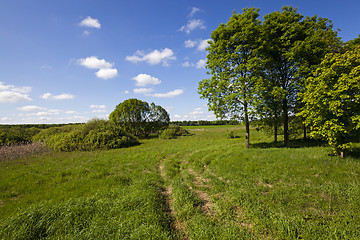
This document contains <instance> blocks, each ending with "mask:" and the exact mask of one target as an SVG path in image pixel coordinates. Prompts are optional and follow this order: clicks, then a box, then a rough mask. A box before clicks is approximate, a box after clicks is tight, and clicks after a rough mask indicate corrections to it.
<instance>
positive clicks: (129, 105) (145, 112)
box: [109, 98, 170, 136]
mask: <svg viewBox="0 0 360 240" xmlns="http://www.w3.org/2000/svg"><path fill="white" fill-rule="evenodd" d="M109 119H110V121H112V122H114V123H115V124H116V125H118V126H120V127H122V128H123V129H125V130H126V131H128V132H130V133H132V134H134V135H135V136H140V135H143V136H148V135H149V134H150V133H156V132H157V131H159V130H160V129H161V128H163V127H166V126H168V125H169V122H170V117H169V114H168V113H167V111H166V110H165V109H164V108H162V107H161V106H157V105H155V104H154V103H151V104H150V105H149V104H148V103H147V102H144V101H141V100H138V99H136V98H132V99H128V100H125V101H124V102H122V103H120V104H118V105H117V106H116V108H115V110H114V111H113V112H112V113H111V114H110V116H109Z"/></svg>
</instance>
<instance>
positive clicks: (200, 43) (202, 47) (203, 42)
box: [197, 39, 210, 51]
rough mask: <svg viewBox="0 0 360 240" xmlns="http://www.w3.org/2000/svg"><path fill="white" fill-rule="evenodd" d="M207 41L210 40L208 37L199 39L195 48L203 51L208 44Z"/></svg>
mask: <svg viewBox="0 0 360 240" xmlns="http://www.w3.org/2000/svg"><path fill="white" fill-rule="evenodd" d="M208 41H210V39H204V40H201V41H200V42H199V45H198V47H197V50H199V51H205V49H206V48H207V47H208V46H209V43H208Z"/></svg>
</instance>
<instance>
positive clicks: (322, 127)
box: [300, 47, 360, 157]
mask: <svg viewBox="0 0 360 240" xmlns="http://www.w3.org/2000/svg"><path fill="white" fill-rule="evenodd" d="M301 96H302V102H303V103H304V107H303V108H302V111H301V113H300V116H302V117H304V118H305V123H306V124H307V125H309V126H310V129H311V133H310V136H312V137H314V138H321V139H325V140H326V141H327V142H328V143H329V145H330V146H332V147H333V149H334V152H335V153H336V154H339V153H340V155H341V157H343V156H344V150H345V149H349V148H351V145H352V143H351V138H352V137H353V136H356V135H358V134H359V130H360V47H357V48H355V49H354V50H349V51H347V52H345V53H342V54H341V53H337V54H328V55H327V56H326V57H325V59H324V60H323V61H322V63H321V64H320V66H319V67H318V68H317V70H316V72H315V75H314V77H310V78H309V79H308V80H307V83H306V88H305V92H304V93H303V94H302V95H301Z"/></svg>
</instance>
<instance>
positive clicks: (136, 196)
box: [0, 126, 360, 239]
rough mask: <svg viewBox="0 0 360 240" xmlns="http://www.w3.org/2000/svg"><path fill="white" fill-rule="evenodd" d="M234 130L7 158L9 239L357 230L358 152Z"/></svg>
mask: <svg viewBox="0 0 360 240" xmlns="http://www.w3.org/2000/svg"><path fill="white" fill-rule="evenodd" d="M232 128H234V127H231V126H222V127H218V126H213V127H200V128H199V129H196V128H193V127H190V128H189V129H190V130H191V132H192V133H193V134H194V135H193V136H189V137H183V138H179V139H173V140H159V139H152V140H144V141H143V144H142V145H140V146H137V147H132V148H128V149H118V150H111V151H101V152H77V153H57V154H52V155H48V156H46V157H42V158H36V157H33V158H30V159H23V160H17V161H14V162H7V163H4V162H0V199H1V200H0V201H1V202H0V205H1V207H0V221H2V224H4V226H5V227H6V228H3V229H5V230H3V234H4V233H5V234H13V235H12V236H10V235H8V236H7V237H8V238H9V239H10V238H13V239H14V238H18V239H21V238H22V237H24V238H30V237H31V236H32V237H33V238H37V237H39V236H40V237H48V238H54V239H56V238H59V237H62V238H64V237H66V238H76V239H79V238H80V239H81V238H83V239H85V238H86V239H89V238H94V239H98V238H109V239H115V238H117V239H124V238H125V239H149V238H153V239H174V238H175V239H176V238H179V237H180V238H190V239H211V238H215V237H216V238H217V239H236V238H242V239H264V238H269V239H296V238H305V239H317V238H319V239H323V238H344V239H352V238H355V239H356V238H358V237H359V236H360V233H359V229H360V224H359V222H360V217H359V214H358V209H360V187H359V183H358V180H359V174H360V164H359V159H358V158H356V157H349V158H346V159H344V160H342V159H339V158H337V157H331V156H329V155H328V154H329V152H330V149H329V148H327V147H323V146H316V144H313V143H311V144H309V143H308V142H307V143H306V144H307V145H309V146H308V147H302V148H298V146H300V145H302V144H304V143H300V144H299V142H296V141H295V142H293V143H292V144H293V145H292V146H293V147H294V148H276V147H273V145H272V144H268V143H269V142H270V141H271V140H270V138H268V137H267V136H264V135H263V134H262V133H259V132H255V131H252V132H251V141H252V142H253V143H254V144H253V145H252V148H251V149H248V150H246V149H244V143H243V140H242V139H240V140H239V139H227V138H226V131H229V130H231V129H232ZM241 131H242V130H241ZM159 166H160V168H159ZM168 205H169V206H168ZM169 208H170V209H171V210H172V214H170V215H169V214H168V212H169ZM0 229H1V228H0ZM0 232H1V230H0ZM0 236H1V234H0ZM26 236H27V237H26ZM3 237H4V238H6V235H3ZM0 238H1V237H0Z"/></svg>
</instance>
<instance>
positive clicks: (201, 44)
mask: <svg viewBox="0 0 360 240" xmlns="http://www.w3.org/2000/svg"><path fill="white" fill-rule="evenodd" d="M209 40H211V39H202V40H190V39H189V40H186V41H185V47H186V48H193V47H195V46H197V50H198V51H205V50H206V48H207V47H208V46H209V43H208V41H209Z"/></svg>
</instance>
